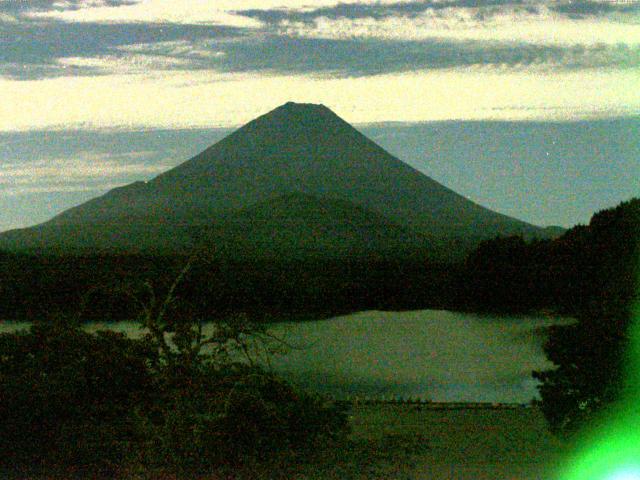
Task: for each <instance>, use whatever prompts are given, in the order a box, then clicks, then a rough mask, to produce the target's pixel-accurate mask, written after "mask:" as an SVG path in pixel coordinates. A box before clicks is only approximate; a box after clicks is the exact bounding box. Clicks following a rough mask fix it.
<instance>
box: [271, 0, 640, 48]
mask: <svg viewBox="0 0 640 480" xmlns="http://www.w3.org/2000/svg"><path fill="white" fill-rule="evenodd" d="M277 29H278V31H279V32H280V33H283V34H287V35H292V36H299V37H307V38H323V39H344V38H366V39H373V38H375V39H384V40H405V41H406V40H413V41H419V40H427V39H438V40H442V39H449V40H460V41H462V40H465V41H485V42H492V41H493V42H509V43H512V44H514V45H522V44H538V45H557V46H571V45H584V46H593V45H600V44H603V45H619V44H625V45H638V44H640V24H637V23H623V22H617V21H613V20H609V19H585V20H575V19H570V18H566V17H565V16H563V15H560V14H557V13H555V12H553V11H551V10H549V9H547V8H539V9H538V10H537V11H536V12H535V13H532V12H530V11H528V10H527V9H524V8H522V7H519V6H515V7H511V6H510V7H508V8H501V9H499V10H495V11H491V14H490V15H488V14H487V13H486V12H485V13H483V11H482V10H480V9H474V8H444V9H438V10H434V9H430V10H426V11H425V12H423V13H421V14H419V15H415V16H411V17H409V16H389V17H384V18H373V17H363V18H347V17H338V18H330V17H326V16H320V17H316V18H314V19H313V21H297V20H295V19H294V20H290V19H283V20H282V21H280V22H279V23H278V24H277Z"/></svg>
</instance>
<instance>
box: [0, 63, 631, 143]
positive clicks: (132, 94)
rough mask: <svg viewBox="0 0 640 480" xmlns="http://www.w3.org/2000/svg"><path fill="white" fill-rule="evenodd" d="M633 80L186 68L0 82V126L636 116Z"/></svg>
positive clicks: (618, 74)
mask: <svg viewBox="0 0 640 480" xmlns="http://www.w3.org/2000/svg"><path fill="white" fill-rule="evenodd" d="M637 79H638V75H637V72H636V71H633V70H629V71H610V70H607V69H594V70H592V71H590V72H589V74H588V75H585V74H584V73H583V72H581V71H568V72H559V73H554V74H545V73H544V72H542V73H541V72H528V71H516V72H514V71H510V70H506V71H495V70H494V69H485V68H482V67H470V68H466V69H443V70H434V71H419V72H406V73H402V74H384V75H375V76H368V77H362V78H358V79H353V78H329V77H315V76H309V75H264V74H263V75H258V76H257V75H252V74H246V75H244V74H213V73H212V72H209V71H201V72H191V71H189V72H167V73H166V74H165V75H158V76H156V77H149V76H146V75H141V74H140V75H104V76H102V77H62V78H55V79H46V80H39V81H23V82H16V81H11V80H0V131H24V130H31V129H43V128H56V129H67V128H71V127H75V128H104V127H123V128H135V127H146V128H149V127H158V128H169V127H170V128H180V127H203V128H204V127H214V126H234V125H240V124H243V123H246V122H247V121H249V120H251V119H253V118H255V117H256V116H258V115H260V114H262V113H264V112H266V111H269V110H270V109H272V108H275V107H276V106H278V105H280V104H283V103H285V102H286V101H289V100H293V101H301V102H314V103H324V104H325V105H327V106H328V107H330V108H332V109H334V110H335V111H336V112H337V113H338V114H339V115H342V116H343V117H344V118H345V119H347V120H348V121H350V122H355V123H364V122H378V121H425V120H444V119H572V118H589V117H600V116H612V115H613V116H616V115H624V114H636V115H637V114H640V89H638V88H637V84H638V80H637ZM95 92H100V95H95Z"/></svg>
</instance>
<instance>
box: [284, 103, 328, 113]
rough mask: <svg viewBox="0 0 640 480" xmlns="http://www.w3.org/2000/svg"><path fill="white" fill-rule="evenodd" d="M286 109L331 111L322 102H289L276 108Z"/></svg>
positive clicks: (293, 110) (292, 110)
mask: <svg viewBox="0 0 640 480" xmlns="http://www.w3.org/2000/svg"><path fill="white" fill-rule="evenodd" d="M280 109H282V110H286V111H290V112H321V111H327V110H328V111H331V110H330V109H329V108H327V107H325V106H324V105H323V104H321V103H297V102H287V103H285V104H283V105H280V106H279V107H278V108H276V110H280Z"/></svg>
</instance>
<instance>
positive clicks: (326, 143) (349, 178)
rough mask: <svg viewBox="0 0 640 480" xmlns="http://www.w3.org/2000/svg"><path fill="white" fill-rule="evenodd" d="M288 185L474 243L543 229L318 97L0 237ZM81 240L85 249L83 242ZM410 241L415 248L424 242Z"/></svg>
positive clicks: (226, 205)
mask: <svg viewBox="0 0 640 480" xmlns="http://www.w3.org/2000/svg"><path fill="white" fill-rule="evenodd" d="M292 193H299V194H303V195H308V196H310V197H313V198H324V197H326V198H331V199H341V200H343V201H346V202H349V203H350V204H352V205H354V206H355V207H357V208H363V209H365V210H368V211H371V212H374V213H375V214H377V215H380V216H381V217H382V218H385V219H386V220H387V222H388V223H389V224H390V225H395V226H398V227H402V228H405V229H408V230H409V231H412V232H414V233H415V234H416V235H417V237H423V238H429V239H433V238H438V239H456V241H460V240H461V239H462V240H463V243H464V242H467V243H469V244H473V243H474V242H475V243H477V241H479V240H482V239H486V238H491V237H493V236H496V235H513V234H520V235H523V236H525V237H536V236H539V237H546V236H549V235H550V232H547V231H545V229H543V228H540V227H536V226H534V225H530V224H528V223H526V222H523V221H520V220H517V219H514V218H512V217H508V216H506V215H503V214H500V213H497V212H493V211H491V210H489V209H487V208H485V207H482V206H481V205H478V204H476V203H474V202H471V201H470V200H468V199H466V198H465V197H463V196H462V195H460V194H458V193H456V192H454V191H452V190H450V189H448V188H447V187H445V186H443V185H441V184H440V183H438V182H436V181H435V180H433V179H431V178H429V177H427V176H426V175H424V174H422V173H420V172H419V171H417V170H416V169H414V168H413V167H411V166H409V165H407V164H406V163H404V162H402V161H400V160H399V159H397V158H396V157H394V156H392V155H391V154H389V153H388V152H386V151H385V150H384V149H382V147H380V146H378V145H377V144H376V143H375V142H373V141H372V140H370V139H369V138H367V137H366V136H364V135H363V134H362V133H360V132H359V131H357V130H356V129H355V128H353V127H352V126H351V125H349V123H347V122H346V121H345V120H343V119H342V118H340V117H339V116H338V115H336V114H335V113H334V112H332V111H331V110H330V109H329V108H327V107H325V106H324V105H319V104H299V103H293V102H288V103H286V104H284V105H281V106H280V107H278V108H276V109H274V110H272V111H270V112H267V113H265V114H264V115H261V116H259V117H257V118H256V119H254V120H252V121H250V122H248V123H247V124H246V125H244V126H242V127H241V128H239V129H237V130H236V131H234V132H232V133H231V134H230V135H228V136H227V137H225V138H223V139H222V140H220V141H219V142H217V143H215V144H214V145H212V146H210V147H209V148H207V149H205V150H204V151H202V152H201V153H200V154H198V155H196V156H194V157H192V158H191V159H189V160H187V161H186V162H183V163H182V164H180V165H178V166H177V167H175V168H173V169H171V170H168V171H167V172H164V173H162V174H160V175H158V176H156V177H155V178H153V179H151V180H149V181H147V182H134V183H132V184H129V185H126V186H123V187H119V188H117V189H113V190H111V191H109V192H107V193H106V194H104V195H103V196H101V197H97V198H95V199H92V200H90V201H88V202H85V203H83V204H81V205H79V206H76V207H73V208H71V209H68V210H66V211H64V212H62V213H61V214H59V215H56V216H55V217H53V218H52V219H50V220H49V221H47V222H45V223H43V224H40V225H38V226H36V227H33V228H32V229H23V230H21V231H19V232H22V233H18V232H17V231H13V232H10V234H9V235H7V234H0V246H2V245H3V244H4V245H6V244H7V239H10V238H13V239H14V240H13V241H12V242H9V243H13V245H14V247H15V244H16V242H18V243H19V241H20V239H19V238H20V236H23V237H25V238H26V237H29V236H30V235H31V237H33V236H34V235H35V236H36V237H37V236H38V234H37V232H40V233H42V232H44V235H43V239H44V237H46V241H43V242H40V244H41V245H40V247H41V248H47V245H49V244H51V245H53V244H55V243H56V240H55V237H56V234H55V232H54V233H51V232H52V230H51V229H52V228H53V229H54V230H55V229H56V228H60V227H66V228H67V229H69V228H70V229H72V230H73V229H74V228H75V229H77V230H78V231H80V230H83V229H84V230H85V231H89V230H91V229H94V230H95V231H96V235H98V236H99V230H100V228H103V229H105V230H108V229H111V230H118V229H123V230H125V231H126V230H130V231H132V230H136V229H138V230H144V228H145V226H147V227H149V228H152V227H154V226H160V227H163V228H166V229H168V230H170V229H171V228H172V227H174V228H175V229H176V230H177V231H178V230H180V229H181V228H182V227H186V226H189V227H193V228H206V227H207V226H208V225H211V224H212V223H216V222H218V221H219V220H220V219H222V218H224V217H229V216H233V215H240V214H241V213H240V212H242V211H243V210H245V209H247V208H250V207H251V206H252V205H258V204H260V203H263V202H269V201H271V200H273V199H275V198H278V197H281V196H283V195H287V194H292ZM354 212H355V211H354ZM354 214H355V213H354ZM130 226H134V227H135V228H133V229H132V228H130ZM34 228H35V230H34ZM376 228H377V227H376ZM47 230H48V232H49V233H47ZM247 233H248V234H250V232H249V231H248V232H247ZM109 235H111V236H113V233H112V232H111V233H109ZM109 235H108V234H107V233H105V236H109ZM132 235H133V234H132ZM134 236H135V235H134ZM123 240H126V239H123ZM160 240H161V239H158V241H160ZM365 240H366V239H363V241H365ZM63 243H64V242H63ZM67 243H68V242H67ZM127 243H129V244H130V245H129V246H127ZM135 245H136V239H135V238H131V239H129V241H128V242H127V241H123V242H122V249H124V250H127V248H130V247H131V246H135ZM86 247H87V248H88V249H89V250H90V249H91V241H88V243H87V245H86ZM415 247H416V248H424V242H422V241H418V242H416V245H415Z"/></svg>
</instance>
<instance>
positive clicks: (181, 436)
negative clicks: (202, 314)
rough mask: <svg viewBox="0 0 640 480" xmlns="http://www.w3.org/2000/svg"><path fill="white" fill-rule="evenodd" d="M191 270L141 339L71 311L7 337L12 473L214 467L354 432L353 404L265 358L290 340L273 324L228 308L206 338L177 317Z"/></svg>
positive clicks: (4, 414)
mask: <svg viewBox="0 0 640 480" xmlns="http://www.w3.org/2000/svg"><path fill="white" fill-rule="evenodd" d="M185 273H186V270H183V271H182V272H180V274H179V275H178V277H177V280H176V281H174V282H173V284H172V285H171V286H170V288H169V291H168V293H167V295H165V296H155V295H154V294H153V293H154V292H153V289H152V288H151V287H149V290H148V294H149V298H147V299H146V301H145V302H142V311H143V314H142V315H141V323H142V325H143V326H144V327H146V330H147V332H148V333H147V334H146V335H145V336H144V337H143V338H142V339H140V340H131V339H128V338H126V337H124V336H123V335H121V334H116V333H113V332H98V333H97V334H90V333H87V332H85V331H84V330H82V328H81V327H80V326H79V324H78V323H75V322H73V321H70V320H69V319H66V320H65V321H48V322H39V323H37V324H35V325H33V326H32V327H31V328H30V330H28V331H19V332H16V333H10V334H2V335H0V418H2V422H0V449H2V452H3V455H2V457H0V474H3V475H4V476H12V475H13V476H15V475H17V476H18V477H21V476H22V475H31V474H37V473H38V472H42V471H45V472H51V471H61V472H63V473H64V472H66V473H69V472H71V471H74V470H75V471H79V472H91V473H90V475H91V476H93V475H95V474H96V473H97V472H102V474H103V475H105V476H106V477H107V478H110V477H112V476H115V475H117V474H118V473H122V472H123V471H133V470H136V469H138V470H140V469H141V470H142V471H155V470H159V471H176V470H181V471H184V470H186V471H190V472H194V471H207V472H211V471H214V470H217V469H219V468H224V467H229V468H233V467H234V466H236V465H240V464H242V463H244V462H247V461H260V460H263V459H265V458H266V457H267V456H268V455H270V454H272V453H274V452H278V453H279V454H281V455H282V454H283V453H284V454H289V453H290V454H294V453H298V452H302V451H304V450H305V449H307V448H309V447H311V446H314V445H316V444H317V443H318V442H327V441H330V440H332V439H338V438H341V437H342V436H343V435H344V434H345V433H346V432H347V427H348V423H347V415H346V412H345V411H343V409H342V407H338V406H336V405H335V404H333V403H331V402H328V401H327V400H325V399H323V398H321V397H319V396H315V395H312V394H309V393H306V392H303V391H299V390H298V389H296V388H294V387H292V386H291V385H289V384H287V383H286V382H284V381H283V380H281V379H279V378H278V377H276V376H275V375H274V374H272V373H270V372H268V371H266V370H264V369H263V368H262V367H261V366H259V364H258V362H257V357H256V355H270V354H273V353H275V352H276V351H277V350H278V348H280V346H279V345H280V342H279V341H277V340H274V341H275V344H274V345H271V344H269V343H268V342H267V340H269V339H272V337H271V336H270V335H269V334H268V332H266V330H265V329H264V327H263V326H261V325H258V324H255V323H253V322H251V321H250V320H248V319H247V318H246V317H245V316H233V317H224V318H220V319H219V320H218V321H217V322H216V323H215V326H214V327H215V328H214V329H213V331H212V332H211V333H209V334H208V335H204V334H203V329H202V323H201V322H200V321H199V320H198V319H197V318H196V317H191V318H181V317H177V316H175V315H174V313H175V311H176V310H177V309H178V305H179V302H178V301H177V295H176V291H177V288H176V287H177V286H178V284H179V283H180V281H181V280H183V277H184V274H185ZM240 354H243V355H244V356H245V358H244V360H242V358H241V357H240ZM87 475H89V474H87Z"/></svg>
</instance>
